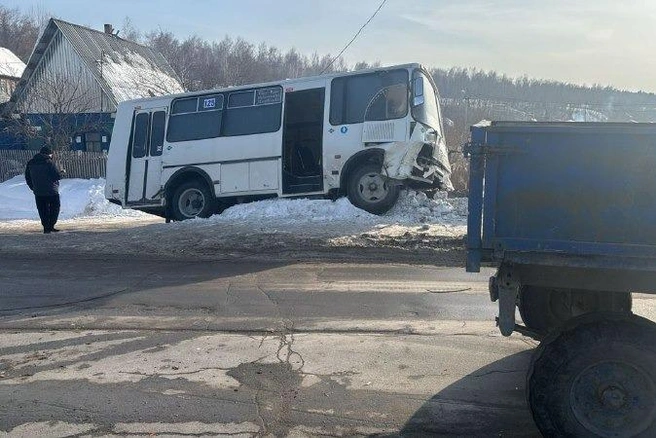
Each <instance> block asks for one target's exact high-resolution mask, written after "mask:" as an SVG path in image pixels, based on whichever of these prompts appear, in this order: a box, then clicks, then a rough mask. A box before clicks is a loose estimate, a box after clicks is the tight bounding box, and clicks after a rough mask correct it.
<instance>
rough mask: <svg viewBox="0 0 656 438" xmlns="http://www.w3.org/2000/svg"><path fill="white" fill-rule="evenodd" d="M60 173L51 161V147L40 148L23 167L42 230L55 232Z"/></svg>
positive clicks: (58, 203) (57, 215) (46, 232)
mask: <svg viewBox="0 0 656 438" xmlns="http://www.w3.org/2000/svg"><path fill="white" fill-rule="evenodd" d="M60 179H61V173H60V172H59V169H58V168H57V166H56V165H55V163H54V162H53V161H52V149H50V148H49V147H47V146H44V147H42V148H41V150H40V151H39V153H38V154H36V155H35V156H34V158H32V159H31V160H30V161H29V162H28V163H27V167H26V168H25V182H27V185H28V187H29V188H30V190H32V192H33V193H34V198H35V200H36V208H37V210H39V217H40V218H41V225H43V232H44V233H45V234H48V233H53V232H54V233H56V232H58V231H59V230H58V229H56V228H55V224H56V223H57V218H58V217H59V208H60V202H59V180H60Z"/></svg>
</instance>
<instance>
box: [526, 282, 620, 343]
mask: <svg viewBox="0 0 656 438" xmlns="http://www.w3.org/2000/svg"><path fill="white" fill-rule="evenodd" d="M631 306H632V299H631V294H630V293H628V292H597V291H585V290H577V289H555V288H542V287H536V286H524V287H522V289H521V291H520V294H519V302H518V305H517V307H519V313H520V315H521V317H522V321H524V324H525V325H526V327H528V328H529V329H531V330H533V331H535V332H537V333H540V334H547V333H549V332H550V331H552V330H554V329H557V328H558V327H560V326H561V325H563V324H564V323H565V322H567V321H568V320H570V319H571V318H574V317H576V316H579V315H583V314H586V313H591V312H618V313H630V312H631Z"/></svg>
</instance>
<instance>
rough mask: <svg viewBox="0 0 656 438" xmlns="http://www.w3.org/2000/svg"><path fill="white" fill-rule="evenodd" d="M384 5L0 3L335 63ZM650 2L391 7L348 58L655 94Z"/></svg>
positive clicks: (394, 3) (435, 1) (328, 0)
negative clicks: (233, 40)
mask: <svg viewBox="0 0 656 438" xmlns="http://www.w3.org/2000/svg"><path fill="white" fill-rule="evenodd" d="M380 2H381V0H312V1H310V0H271V1H268V0H156V1H155V0H152V1H146V0H104V1H102V0H50V1H48V0H0V4H2V5H3V6H8V7H11V8H13V7H17V8H20V9H21V10H22V11H25V12H31V11H34V10H37V11H40V12H41V13H43V12H44V11H50V12H52V13H54V14H55V15H57V16H58V17H59V18H61V19H63V20H66V21H71V22H74V23H78V24H82V25H87V26H90V27H93V28H96V29H102V25H103V23H112V24H113V25H114V27H115V28H116V29H120V27H121V25H122V24H123V22H124V19H125V17H130V19H131V20H132V22H133V24H134V25H135V27H137V28H138V29H140V30H145V31H149V30H154V29H157V28H160V27H161V28H162V29H164V30H170V31H172V32H173V33H174V34H175V35H176V36H178V37H179V38H185V37H187V36H189V35H194V34H196V35H198V36H200V37H201V38H204V39H208V40H220V39H222V38H223V37H224V36H225V35H229V36H231V37H237V36H241V37H243V38H244V39H246V40H248V41H250V42H252V43H260V42H266V43H267V44H269V45H273V46H276V47H278V48H280V49H289V48H291V47H295V48H296V49H298V50H299V51H300V52H302V53H306V54H311V53H312V52H314V51H317V52H319V53H320V54H325V53H328V52H330V53H332V54H337V53H338V52H339V51H340V50H341V49H342V47H343V46H344V45H345V44H346V43H347V42H348V41H349V40H350V39H351V37H352V36H353V35H354V34H355V32H356V31H357V30H358V29H359V28H360V26H361V25H362V24H364V22H365V21H366V20H367V18H369V16H370V15H371V14H372V13H373V11H374V10H375V9H376V8H377V7H378V5H379V4H380ZM655 42H656V1H654V0H642V1H637V0H626V1H617V0H566V1H565V0H540V1H534V0H524V1H520V0H517V1H515V0H498V1H486V0H460V1H458V0H388V2H387V4H386V5H385V7H384V8H383V9H382V10H381V12H380V13H379V14H378V15H377V16H376V17H375V18H374V20H373V21H372V22H371V23H370V24H369V26H368V27H367V28H366V29H365V30H364V32H363V33H362V34H361V35H360V37H359V38H358V39H357V40H356V41H355V43H354V44H353V45H352V46H351V47H350V48H349V50H348V51H347V52H346V53H345V55H344V58H345V60H346V61H347V62H348V63H349V64H353V63H355V62H356V61H360V60H366V61H369V62H373V61H381V62H382V63H383V64H384V65H389V64H398V63H405V62H420V63H422V64H424V65H426V66H429V67H441V68H449V67H454V66H456V67H477V68H481V69H484V70H496V71H497V72H499V73H506V74H508V75H511V76H521V75H528V76H529V77H534V78H542V79H555V80H561V81H567V82H573V83H579V84H588V85H590V84H594V83H599V84H602V85H613V86H615V87H618V88H623V89H629V90H638V89H641V90H645V91H651V92H656V79H655V77H656V75H655V74H654V72H655V71H656V57H654V55H653V52H654V49H655V45H656V44H655Z"/></svg>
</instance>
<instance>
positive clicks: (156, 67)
mask: <svg viewBox="0 0 656 438" xmlns="http://www.w3.org/2000/svg"><path fill="white" fill-rule="evenodd" d="M50 25H54V26H56V27H57V28H58V29H59V30H60V31H61V32H62V34H63V35H64V36H65V37H66V39H67V40H68V41H69V42H70V43H71V44H72V45H73V47H74V48H75V51H76V52H77V53H78V55H80V57H81V58H82V60H83V61H84V62H85V64H86V65H87V66H88V67H89V68H90V69H91V70H92V72H93V74H94V76H96V78H97V79H98V80H99V82H100V84H101V86H102V87H103V88H104V89H105V91H106V92H108V94H109V95H110V97H111V98H113V99H114V100H115V102H116V103H118V102H121V101H123V100H128V99H138V98H142V97H148V96H152V95H155V96H157V95H163V94H174V93H181V92H183V91H184V89H183V88H182V85H181V84H180V81H179V80H178V78H177V76H176V74H175V72H174V71H173V69H172V68H171V66H170V65H169V64H168V62H166V60H165V59H164V57H163V56H162V55H161V54H160V53H159V52H156V51H155V50H153V49H151V48H150V47H147V46H144V45H141V44H137V43H135V42H133V41H128V40H124V39H123V38H119V37H118V36H116V35H112V34H108V33H105V32H100V31H97V30H94V29H89V28H87V27H84V26H79V25H77V24H73V23H68V22H66V21H62V20H56V19H51V20H50V23H49V24H48V26H50ZM101 60H102V61H101ZM100 61H101V62H100Z"/></svg>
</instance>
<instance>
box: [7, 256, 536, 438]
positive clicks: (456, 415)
mask: <svg viewBox="0 0 656 438" xmlns="http://www.w3.org/2000/svg"><path fill="white" fill-rule="evenodd" d="M489 273H490V272H484V273H482V274H480V275H471V274H466V273H465V272H464V271H463V269H461V268H440V267H434V266H409V265H400V264H367V263H360V264H353V263H349V264H340V263H319V262H317V263H304V262H303V261H296V262H284V263H278V262H274V261H272V262H270V263H262V262H257V263H255V262H245V261H244V262H238V261H232V262H229V261H221V262H207V261H203V262H199V261H189V262H184V261H170V260H169V261H162V260H151V259H149V258H148V256H147V255H144V256H143V257H139V258H135V257H132V258H126V257H115V258H107V257H104V258H97V259H96V258H93V256H84V257H82V256H70V257H57V258H55V259H49V258H47V257H35V256H22V257H21V256H12V257H10V256H7V255H3V256H1V257H0V287H1V288H2V293H1V294H0V333H1V334H2V336H1V337H0V431H3V432H4V433H7V434H8V435H9V436H68V435H87V434H88V435H94V436H96V435H98V436H107V435H142V436H148V435H151V434H155V435H169V436H180V435H194V436H227V435H229V436H290V437H297V436H370V435H373V436H399V435H401V436H445V435H446V436H448V435H454V436H495V437H497V436H535V435H537V431H536V429H535V427H534V426H533V423H532V419H531V416H530V413H529V411H528V409H527V407H526V404H525V401H524V373H525V371H526V369H527V367H528V362H529V360H530V355H531V350H532V348H533V347H534V346H535V345H536V343H535V342H534V341H531V340H528V339H527V338H524V337H522V336H519V335H514V336H513V337H511V338H508V339H506V338H502V337H500V336H499V335H498V334H497V332H496V330H495V328H494V323H493V318H494V315H495V306H494V305H493V304H492V303H490V302H489V299H488V297H487V277H488V275H489ZM3 432H0V435H2V433H3Z"/></svg>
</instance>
